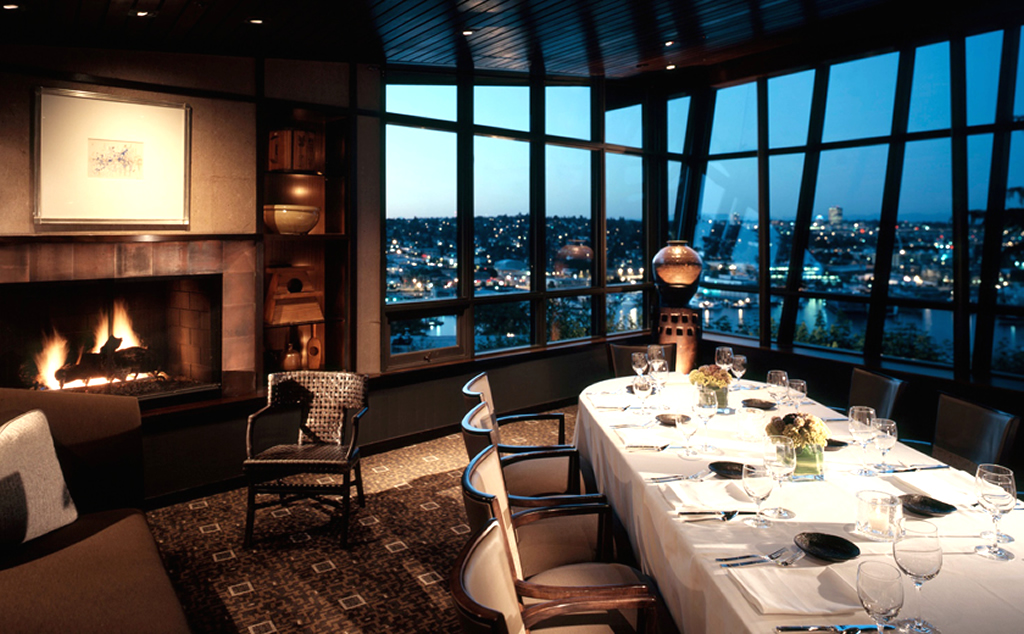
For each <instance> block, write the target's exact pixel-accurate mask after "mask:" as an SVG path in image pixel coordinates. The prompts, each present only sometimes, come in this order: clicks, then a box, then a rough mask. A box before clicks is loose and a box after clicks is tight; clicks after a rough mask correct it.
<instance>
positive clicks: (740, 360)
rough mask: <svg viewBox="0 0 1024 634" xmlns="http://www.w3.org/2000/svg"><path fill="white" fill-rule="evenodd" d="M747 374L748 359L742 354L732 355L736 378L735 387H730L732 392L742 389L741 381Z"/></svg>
mask: <svg viewBox="0 0 1024 634" xmlns="http://www.w3.org/2000/svg"><path fill="white" fill-rule="evenodd" d="M746 372H747V357H746V356H745V355H742V354H734V355H732V373H733V375H735V376H736V385H735V387H730V388H729V389H730V390H738V389H740V379H742V378H743V375H744V374H745V373H746Z"/></svg>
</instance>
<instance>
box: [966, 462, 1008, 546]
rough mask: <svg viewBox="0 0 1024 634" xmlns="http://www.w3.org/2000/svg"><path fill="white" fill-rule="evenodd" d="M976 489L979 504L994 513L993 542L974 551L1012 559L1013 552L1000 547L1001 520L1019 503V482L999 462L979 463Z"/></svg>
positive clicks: (975, 477) (975, 482) (991, 533)
mask: <svg viewBox="0 0 1024 634" xmlns="http://www.w3.org/2000/svg"><path fill="white" fill-rule="evenodd" d="M974 489H975V493H976V494H977V496H978V504H980V505H981V507H982V508H983V509H985V510H986V511H988V512H989V513H991V514H992V529H993V530H992V531H991V532H990V533H989V535H990V536H991V537H990V539H991V541H992V543H991V544H986V545H982V546H977V547H975V549H974V552H976V553H978V554H979V555H981V556H982V557H988V558H989V559H997V560H999V561H1010V560H1011V559H1013V553H1011V552H1010V551H1008V550H1004V549H1003V548H1000V547H999V520H1000V519H1002V517H1003V514H1005V513H1009V512H1010V511H1012V510H1013V507H1014V506H1016V504H1017V484H1016V482H1015V481H1014V477H1013V471H1011V470H1010V469H1007V468H1006V467H1003V466H1001V465H997V464H981V465H978V471H977V473H976V474H975V476H974Z"/></svg>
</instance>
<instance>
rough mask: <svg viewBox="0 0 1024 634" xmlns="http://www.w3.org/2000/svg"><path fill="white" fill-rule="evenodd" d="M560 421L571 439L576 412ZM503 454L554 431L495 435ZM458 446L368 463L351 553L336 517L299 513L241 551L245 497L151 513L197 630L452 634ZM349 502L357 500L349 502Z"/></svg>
mask: <svg viewBox="0 0 1024 634" xmlns="http://www.w3.org/2000/svg"><path fill="white" fill-rule="evenodd" d="M558 411H564V412H566V414H567V415H566V426H567V428H568V429H567V434H568V437H569V438H571V437H572V425H573V424H574V422H575V408H574V407H573V408H567V409H564V410H558ZM502 441H503V442H506V443H509V444H551V443H554V442H556V441H557V436H556V433H555V430H554V429H553V425H551V423H550V422H547V423H545V422H538V421H527V422H520V423H514V424H511V425H508V426H503V427H502ZM467 462H468V456H467V455H466V449H465V447H464V445H463V444H462V438H461V436H460V435H459V434H452V435H449V436H445V437H443V438H439V439H437V440H432V441H429V442H425V443H421V444H418V445H414V446H410V447H404V448H401V449H396V450H394V451H389V452H386V453H382V454H378V455H374V456H368V457H366V458H364V459H363V480H364V482H365V490H366V506H365V507H363V508H360V507H359V506H358V505H357V504H355V502H354V500H353V507H352V508H353V511H354V512H353V515H352V522H351V528H350V529H349V548H347V549H343V548H341V546H340V545H339V542H338V539H339V535H340V532H339V529H340V523H339V522H338V521H337V519H336V511H334V509H333V508H332V507H329V506H323V505H321V504H319V503H317V502H314V501H300V502H295V503H293V504H290V505H288V506H285V507H270V508H267V509H263V510H259V511H257V513H256V524H255V533H254V543H253V547H252V548H251V549H249V550H246V549H243V548H242V533H243V531H244V528H245V489H244V488H241V489H235V490H232V491H228V492H225V493H220V494H217V495H211V496H209V497H204V498H200V499H196V500H192V501H191V502H185V503H182V504H177V505H173V506H168V507H165V508H160V509H155V510H153V511H150V512H149V513H147V517H148V519H149V523H150V526H151V527H152V530H153V535H154V537H155V538H156V540H157V544H158V546H159V548H160V553H161V556H162V557H163V560H164V566H165V567H166V568H167V572H168V574H169V575H170V577H171V581H172V583H173V584H174V587H175V590H176V591H177V593H178V598H179V599H180V600H181V603H182V606H183V607H184V609H185V612H186V614H187V615H188V617H189V621H190V624H191V626H192V629H193V631H194V632H196V633H197V634H199V633H202V632H218V633H219V632H243V633H251V634H270V633H273V632H332V633H342V634H343V633H348V634H357V633H359V634H363V633H365V634H371V633H378V632H394V633H405V632H408V633H414V632H415V633H420V632H438V633H443V632H458V631H459V625H458V621H457V619H456V616H455V608H454V606H453V604H452V601H451V598H450V596H449V594H448V574H449V572H450V570H451V565H452V562H453V561H454V559H455V556H456V555H457V554H458V552H459V550H460V549H461V548H462V546H463V544H464V543H465V541H466V537H467V534H468V533H469V526H468V525H467V524H466V514H465V510H464V507H463V504H462V489H461V485H460V478H461V476H462V470H463V469H464V468H465V466H466V463H467ZM353 497H354V492H353Z"/></svg>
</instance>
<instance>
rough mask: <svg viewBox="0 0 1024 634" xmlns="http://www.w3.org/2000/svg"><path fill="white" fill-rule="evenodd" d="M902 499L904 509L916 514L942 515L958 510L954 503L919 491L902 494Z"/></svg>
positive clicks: (927, 515)
mask: <svg viewBox="0 0 1024 634" xmlns="http://www.w3.org/2000/svg"><path fill="white" fill-rule="evenodd" d="M900 501H901V502H903V510H904V511H910V512H911V513H913V514H914V515H922V516H924V517H942V516H943V515H949V514H950V513H952V512H953V511H955V510H956V507H955V506H953V505H952V504H946V503H945V502H943V501H941V500H936V499H935V498H930V497H928V496H927V495H920V494H918V493H906V494H904V495H901V496H900Z"/></svg>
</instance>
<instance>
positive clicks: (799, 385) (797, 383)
mask: <svg viewBox="0 0 1024 634" xmlns="http://www.w3.org/2000/svg"><path fill="white" fill-rule="evenodd" d="M789 398H790V399H792V401H793V409H795V410H796V411H798V412H799V411H800V403H801V402H802V401H803V400H804V399H805V398H807V381H804V380H803V379H790V380H789Z"/></svg>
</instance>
